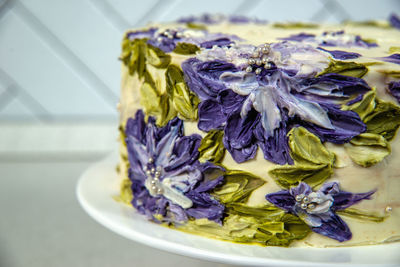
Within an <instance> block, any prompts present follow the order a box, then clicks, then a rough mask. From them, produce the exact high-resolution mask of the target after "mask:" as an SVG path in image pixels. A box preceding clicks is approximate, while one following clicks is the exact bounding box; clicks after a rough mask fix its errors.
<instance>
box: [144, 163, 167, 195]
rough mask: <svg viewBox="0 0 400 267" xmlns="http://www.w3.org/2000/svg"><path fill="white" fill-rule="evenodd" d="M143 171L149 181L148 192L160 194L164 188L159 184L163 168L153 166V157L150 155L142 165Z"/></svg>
mask: <svg viewBox="0 0 400 267" xmlns="http://www.w3.org/2000/svg"><path fill="white" fill-rule="evenodd" d="M144 171H145V173H146V176H147V180H148V182H149V183H150V186H149V187H148V188H147V189H148V190H149V193H150V194H151V195H162V194H163V193H164V189H163V187H162V185H161V182H160V177H161V174H162V172H163V168H162V167H161V166H155V164H154V159H153V158H152V157H150V158H149V160H148V164H147V166H145V167H144ZM146 184H147V183H146Z"/></svg>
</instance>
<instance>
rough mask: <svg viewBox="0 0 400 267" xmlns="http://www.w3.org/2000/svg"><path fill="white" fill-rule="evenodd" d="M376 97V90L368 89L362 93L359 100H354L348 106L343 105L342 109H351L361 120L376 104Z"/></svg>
mask: <svg viewBox="0 0 400 267" xmlns="http://www.w3.org/2000/svg"><path fill="white" fill-rule="evenodd" d="M375 98H376V91H375V89H373V90H371V91H369V92H368V93H366V94H364V96H363V99H362V100H361V101H359V102H356V103H354V104H352V105H350V106H347V105H343V107H342V109H343V110H352V111H354V112H356V113H357V114H358V115H359V116H360V118H361V120H364V119H365V117H366V116H367V115H368V114H370V113H371V112H372V111H373V110H374V109H375V106H376V102H375Z"/></svg>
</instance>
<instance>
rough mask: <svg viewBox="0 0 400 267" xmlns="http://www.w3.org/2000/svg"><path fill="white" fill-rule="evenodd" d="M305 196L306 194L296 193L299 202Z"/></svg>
mask: <svg viewBox="0 0 400 267" xmlns="http://www.w3.org/2000/svg"><path fill="white" fill-rule="evenodd" d="M303 197H304V195H303V194H300V195H296V197H295V199H296V201H297V202H300V201H302V200H303Z"/></svg>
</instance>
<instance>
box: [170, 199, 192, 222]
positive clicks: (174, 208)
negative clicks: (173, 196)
mask: <svg viewBox="0 0 400 267" xmlns="http://www.w3.org/2000/svg"><path fill="white" fill-rule="evenodd" d="M169 211H170V212H171V213H172V214H173V218H172V222H186V221H187V220H188V216H187V215H186V212H185V210H184V209H182V208H181V207H180V206H178V205H176V204H173V203H171V202H170V203H169Z"/></svg>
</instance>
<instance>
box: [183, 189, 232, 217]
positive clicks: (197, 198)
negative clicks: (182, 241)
mask: <svg viewBox="0 0 400 267" xmlns="http://www.w3.org/2000/svg"><path fill="white" fill-rule="evenodd" d="M186 196H187V197H188V198H190V199H191V200H192V202H193V207H192V208H189V209H187V210H186V213H187V214H188V215H189V216H192V217H194V218H196V219H201V218H207V219H209V220H211V221H215V222H217V223H221V219H222V217H223V214H224V210H225V207H224V206H223V205H222V204H221V203H219V202H218V201H217V200H215V199H214V198H212V197H211V196H210V194H208V193H199V192H196V191H189V192H188V193H187V194H186Z"/></svg>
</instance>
